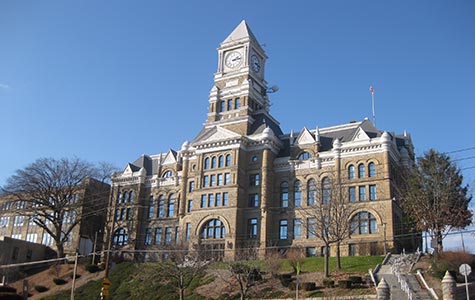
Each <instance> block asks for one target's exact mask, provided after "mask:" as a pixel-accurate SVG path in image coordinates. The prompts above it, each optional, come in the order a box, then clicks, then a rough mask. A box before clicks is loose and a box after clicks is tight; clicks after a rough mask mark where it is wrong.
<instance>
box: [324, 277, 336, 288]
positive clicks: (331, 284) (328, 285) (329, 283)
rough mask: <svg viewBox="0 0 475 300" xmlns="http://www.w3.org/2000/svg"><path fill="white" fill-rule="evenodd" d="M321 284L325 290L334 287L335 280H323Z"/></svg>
mask: <svg viewBox="0 0 475 300" xmlns="http://www.w3.org/2000/svg"><path fill="white" fill-rule="evenodd" d="M322 283H323V286H324V287H326V288H332V287H335V280H331V279H327V278H325V279H323V281H322Z"/></svg>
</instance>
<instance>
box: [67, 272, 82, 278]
mask: <svg viewBox="0 0 475 300" xmlns="http://www.w3.org/2000/svg"><path fill="white" fill-rule="evenodd" d="M69 277H71V279H72V278H74V277H76V279H78V278H79V277H81V274H78V273H76V276H74V273H71V274H69Z"/></svg>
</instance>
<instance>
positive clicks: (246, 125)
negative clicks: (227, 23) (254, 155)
mask: <svg viewBox="0 0 475 300" xmlns="http://www.w3.org/2000/svg"><path fill="white" fill-rule="evenodd" d="M217 50H218V70H217V72H216V73H215V75H214V85H213V87H212V89H211V92H210V96H209V110H208V118H207V121H206V124H205V128H211V127H213V126H218V125H219V126H221V127H223V128H226V129H228V130H231V131H233V132H236V133H238V134H241V135H248V134H251V133H252V132H250V131H251V128H252V124H253V123H254V122H255V121H256V118H255V116H256V115H262V114H265V115H266V117H267V118H269V119H272V117H271V116H270V115H269V98H268V96H267V82H266V81H265V80H264V71H265V62H266V59H267V56H266V54H265V52H264V49H262V47H261V46H260V45H259V42H258V41H257V39H256V38H255V36H254V34H253V33H252V32H251V30H250V28H249V27H248V25H247V23H246V21H244V20H243V21H242V22H241V23H240V24H239V25H238V26H237V27H236V28H235V29H234V30H233V32H231V34H230V35H229V36H228V37H227V38H226V39H225V40H224V41H223V42H222V43H221V44H220V46H219V48H218V49H217Z"/></svg>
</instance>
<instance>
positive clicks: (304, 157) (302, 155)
mask: <svg viewBox="0 0 475 300" xmlns="http://www.w3.org/2000/svg"><path fill="white" fill-rule="evenodd" d="M310 158H312V154H310V153H308V152H302V153H300V155H299V157H298V160H307V159H310Z"/></svg>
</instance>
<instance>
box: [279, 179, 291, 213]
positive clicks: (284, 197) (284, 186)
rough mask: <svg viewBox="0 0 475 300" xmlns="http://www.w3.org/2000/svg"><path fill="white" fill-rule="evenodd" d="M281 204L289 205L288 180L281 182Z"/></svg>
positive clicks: (282, 205) (283, 205)
mask: <svg viewBox="0 0 475 300" xmlns="http://www.w3.org/2000/svg"><path fill="white" fill-rule="evenodd" d="M280 206H281V207H288V206H289V184H288V183H287V182H286V181H284V182H282V183H281V184H280Z"/></svg>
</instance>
